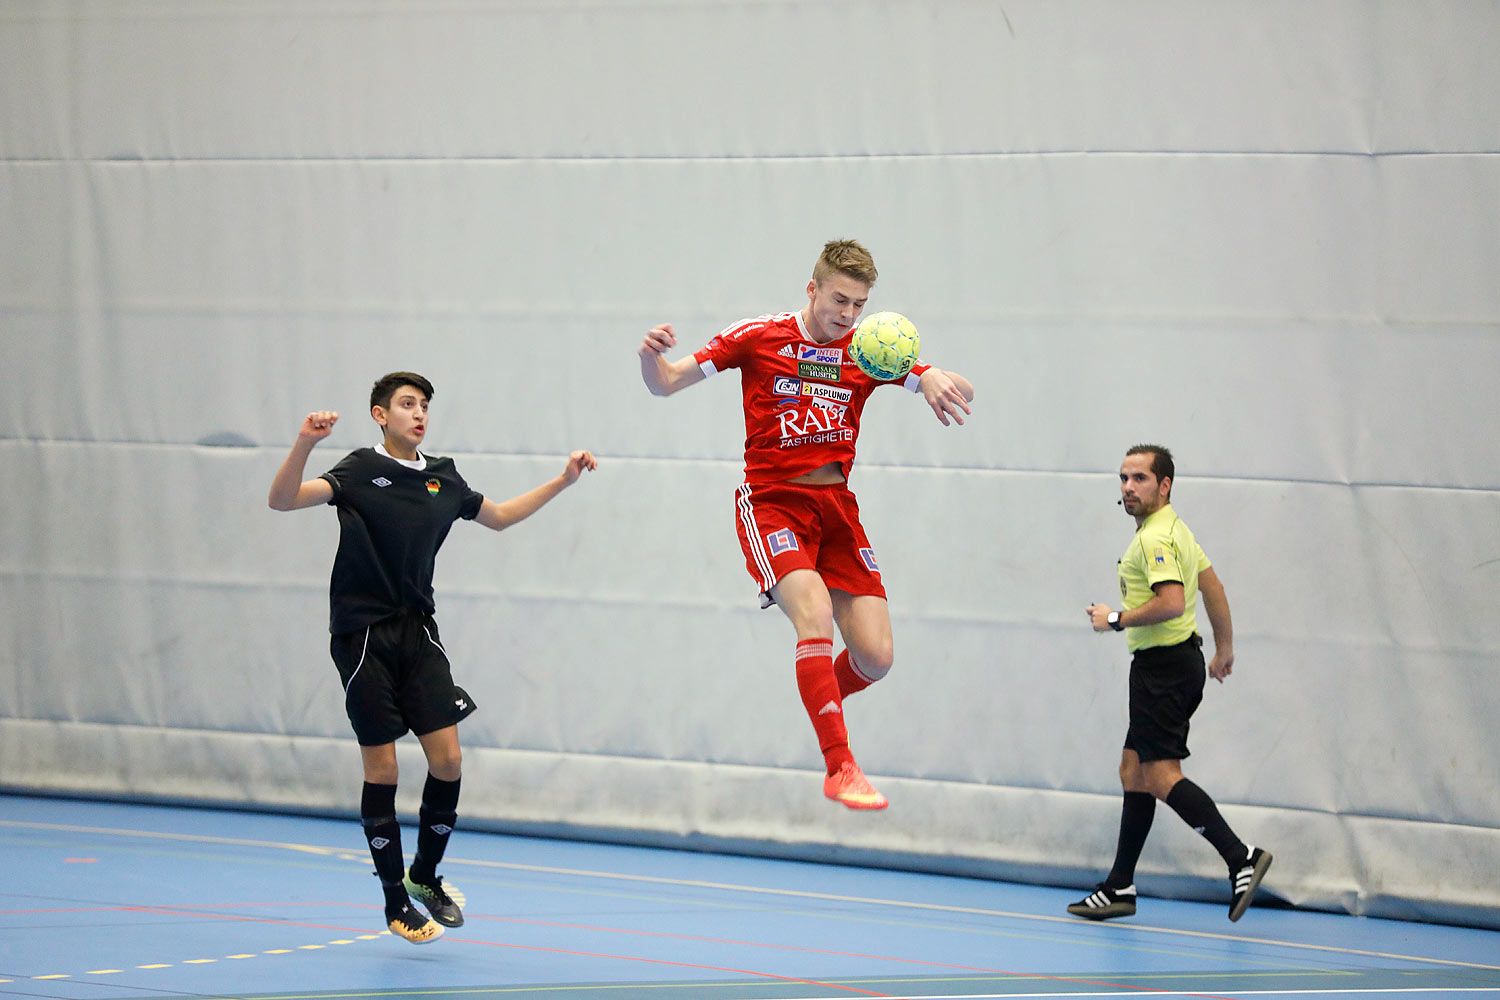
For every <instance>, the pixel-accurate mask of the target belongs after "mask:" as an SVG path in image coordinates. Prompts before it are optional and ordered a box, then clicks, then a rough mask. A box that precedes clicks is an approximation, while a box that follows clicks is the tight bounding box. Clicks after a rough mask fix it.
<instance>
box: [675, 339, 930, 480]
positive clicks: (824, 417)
mask: <svg viewBox="0 0 1500 1000" xmlns="http://www.w3.org/2000/svg"><path fill="white" fill-rule="evenodd" d="M851 334H852V331H851V332H850V333H848V334H845V335H844V336H842V337H840V338H839V339H838V340H835V341H832V342H831V343H827V344H819V343H817V342H816V341H814V340H813V339H812V338H811V337H810V336H808V334H807V329H806V327H804V326H803V325H802V314H801V313H780V314H778V315H775V316H760V317H758V318H756V319H747V320H742V321H741V322H739V323H736V324H735V325H733V326H731V327H729V328H728V329H727V330H725V331H724V332H723V333H721V334H719V335H718V336H717V337H715V338H714V339H713V340H710V341H709V342H708V345H707V346H706V347H704V348H703V349H702V350H700V351H696V352H694V354H693V360H694V361H696V362H698V367H699V368H701V369H703V374H704V375H716V374H718V373H719V372H721V371H724V370H725V369H726V368H738V369H739V370H740V392H741V394H742V395H743V396H744V402H745V482H747V483H774V482H781V481H783V480H787V479H791V478H792V477H793V476H800V475H801V474H802V473H804V472H811V471H812V470H813V469H816V468H818V467H820V466H823V465H827V464H828V463H829V462H837V463H839V467H840V468H841V469H842V470H843V473H844V478H845V479H846V480H847V479H848V478H849V467H850V466H851V465H853V464H854V443H855V440H856V439H857V438H858V437H859V416H860V414H861V413H862V412H863V411H864V408H865V400H867V399H869V398H870V393H872V392H874V391H875V390H876V389H877V388H879V387H880V386H882V385H902V386H904V387H905V388H907V389H909V390H910V391H912V392H916V391H918V388H919V380H920V378H921V375H922V373H923V372H925V371H926V370H927V369H928V368H929V367H930V366H928V365H924V364H922V363H921V362H920V361H919V362H917V364H916V365H915V366H914V367H913V368H912V370H911V371H910V372H909V373H908V374H907V375H906V377H905V378H904V379H902V380H900V381H898V382H881V381H879V380H878V379H873V378H871V377H870V376H868V375H866V374H865V373H864V372H863V371H862V370H861V369H860V367H859V365H857V364H855V363H854V361H853V359H851V358H850V357H849V352H848V348H849V338H850V336H851Z"/></svg>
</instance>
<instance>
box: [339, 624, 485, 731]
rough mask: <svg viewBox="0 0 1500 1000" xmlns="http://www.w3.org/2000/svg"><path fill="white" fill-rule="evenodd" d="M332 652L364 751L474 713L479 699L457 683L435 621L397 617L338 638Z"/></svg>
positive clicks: (453, 722)
mask: <svg viewBox="0 0 1500 1000" xmlns="http://www.w3.org/2000/svg"><path fill="white" fill-rule="evenodd" d="M329 651H330V652H331V653H332V654H333V663H334V666H336V667H338V670H339V679H340V680H342V681H343V684H344V711H345V712H347V713H348V714H349V722H350V724H351V725H353V726H354V735H355V737H356V738H357V739H358V740H359V745H360V746H364V747H375V746H381V745H383V744H386V743H394V742H395V741H396V740H398V739H400V738H401V737H402V736H404V735H405V734H406V732H407V731H408V730H410V731H411V732H413V733H415V734H416V735H418V736H426V735H427V734H428V733H432V732H436V731H437V730H439V729H443V728H446V727H447V726H451V725H454V724H455V723H457V722H458V721H459V720H460V719H464V718H467V717H468V716H469V715H470V714H471V713H472V712H473V711H474V699H472V698H470V697H469V693H468V692H467V691H465V690H464V689H463V688H461V687H459V686H458V685H457V684H454V683H453V674H452V672H451V671H450V670H449V667H448V654H447V653H446V652H444V651H443V645H442V640H441V639H440V638H439V637H438V629H437V622H435V621H433V619H432V616H431V615H424V614H401V615H394V616H392V617H390V618H385V619H382V620H380V621H378V622H376V623H375V624H373V625H371V626H369V627H368V628H366V629H365V630H364V631H362V632H346V633H343V634H341V635H335V636H333V638H332V640H331V641H330V643H329Z"/></svg>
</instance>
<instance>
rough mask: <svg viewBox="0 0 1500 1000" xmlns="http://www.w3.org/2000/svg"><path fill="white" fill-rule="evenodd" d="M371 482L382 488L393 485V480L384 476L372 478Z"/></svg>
mask: <svg viewBox="0 0 1500 1000" xmlns="http://www.w3.org/2000/svg"><path fill="white" fill-rule="evenodd" d="M370 482H372V483H374V484H375V485H376V486H379V487H382V488H384V487H386V486H389V485H391V481H390V480H389V479H387V478H385V477H384V476H376V477H375V478H374V479H372V480H370Z"/></svg>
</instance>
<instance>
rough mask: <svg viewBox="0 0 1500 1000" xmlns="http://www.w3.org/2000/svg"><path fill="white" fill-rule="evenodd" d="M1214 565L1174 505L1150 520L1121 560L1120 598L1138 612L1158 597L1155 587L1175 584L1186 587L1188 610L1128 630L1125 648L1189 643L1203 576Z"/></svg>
mask: <svg viewBox="0 0 1500 1000" xmlns="http://www.w3.org/2000/svg"><path fill="white" fill-rule="evenodd" d="M1211 565H1212V563H1210V562H1209V561H1208V556H1206V555H1204V554H1203V547H1202V546H1201V545H1199V544H1198V540H1197V539H1196V538H1194V537H1193V533H1192V532H1191V531H1190V530H1188V526H1187V524H1186V523H1185V522H1184V521H1183V520H1182V518H1180V517H1178V516H1177V512H1176V511H1174V510H1173V509H1172V505H1171V504H1166V505H1165V506H1163V507H1162V508H1161V510H1159V511H1157V512H1156V513H1155V514H1152V515H1151V516H1150V517H1148V518H1146V521H1145V523H1144V524H1142V525H1141V526H1140V528H1138V529H1137V530H1136V533H1135V538H1133V539H1131V541H1130V547H1129V548H1127V549H1126V550H1125V554H1124V555H1123V556H1121V557H1120V599H1121V601H1122V602H1123V604H1124V606H1125V608H1126V609H1127V610H1128V609H1130V608H1138V607H1140V606H1141V605H1142V604H1145V603H1146V602H1147V601H1149V600H1151V598H1152V597H1154V596H1155V595H1156V592H1155V591H1154V590H1152V589H1151V588H1152V587H1153V586H1154V585H1155V584H1158V583H1169V582H1176V583H1180V584H1182V600H1183V611H1182V614H1180V615H1178V616H1177V617H1176V618H1172V619H1170V620H1168V621H1164V622H1161V623H1159V624H1156V625H1142V626H1140V627H1131V628H1127V629H1126V630H1125V646H1126V648H1127V649H1129V650H1130V651H1131V652H1135V651H1136V650H1137V649H1149V648H1151V647H1153V646H1175V645H1177V644H1178V643H1179V642H1186V641H1187V640H1188V639H1189V638H1190V637H1191V636H1192V634H1193V633H1194V632H1196V631H1197V629H1198V614H1197V611H1198V574H1199V573H1201V572H1203V571H1204V570H1206V569H1208V567H1209V566H1211Z"/></svg>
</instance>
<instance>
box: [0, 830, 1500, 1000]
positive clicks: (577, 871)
mask: <svg viewBox="0 0 1500 1000" xmlns="http://www.w3.org/2000/svg"><path fill="white" fill-rule="evenodd" d="M7 826H9V827H24V828H27V829H35V830H59V831H66V832H70V833H93V834H99V835H103V836H125V837H146V838H151V839H159V840H185V841H195V842H198V843H205V844H231V845H236V846H243V847H276V848H281V849H283V850H289V851H301V852H305V853H310V854H318V855H324V856H328V857H338V856H339V855H343V854H347V853H348V849H347V848H334V847H315V846H312V845H308V844H288V843H281V842H277V841H269V840H241V839H237V838H233V837H214V836H209V835H206V834H190V833H158V832H156V831H152V830H119V829H111V828H107V827H94V826H68V825H65V824H60V823H24V822H18V821H14V820H0V827H7ZM444 864H447V865H450V866H451V865H473V866H475V867H478V868H500V869H505V870H507V871H523V872H536V873H539V874H546V875H569V876H573V877H576V878H597V879H612V880H615V881H621V882H642V883H648V884H652V885H671V886H679V887H683V888H692V889H716V890H721V891H724V892H743V893H752V894H758V895H765V896H784V897H788V898H793V899H819V900H824V901H827V902H833V903H859V904H863V905H866V906H886V907H893V908H901V909H908V910H928V911H934V912H938V913H966V914H971V915H974V916H981V917H1006V918H1009V919H1012V920H1029V921H1033V922H1036V923H1057V924H1069V925H1071V926H1074V927H1079V926H1082V925H1081V923H1080V921H1079V920H1078V918H1076V917H1055V916H1052V915H1050V914H1045V913H1016V912H1012V911H1010V910H989V909H985V908H983V907H977V906H951V905H948V904H946V903H917V902H912V901H910V900H902V899H879V898H874V897H869V896H844V895H839V894H837V893H831V892H810V891H807V890H804V889H770V888H766V887H765V886H758V885H737V884H734V883H730V882H704V881H700V880H698V879H681V878H667V877H666V876H663V875H630V874H626V873H624V872H600V871H590V870H588V869H583V868H556V867H552V866H550V865H523V864H518V863H516V862H513V861H475V860H470V859H465V858H455V857H451V856H449V857H447V858H445V859H444ZM1093 926H1096V927H1099V929H1100V930H1103V931H1105V932H1106V933H1118V934H1129V933H1148V934H1163V935H1172V936H1176V937H1194V938H1203V939H1206V940H1211V941H1237V942H1240V943H1242V944H1259V945H1272V946H1274V947H1279V948H1297V949H1301V950H1303V951H1322V952H1332V953H1333V954H1337V955H1361V956H1364V957H1366V958H1387V959H1394V960H1397V961H1404V962H1426V963H1428V964H1431V965H1451V966H1457V967H1459V968H1464V969H1486V970H1491V971H1500V965H1486V964H1484V963H1483V962H1462V961H1458V960H1456V959H1450V958H1429V957H1428V956H1426V955H1402V954H1399V953H1395V952H1386V951H1367V950H1365V949H1363V948H1343V947H1340V946H1338V945H1330V944H1308V943H1306V942H1303V941H1282V940H1279V939H1277V938H1260V937H1249V936H1247V935H1243V934H1223V933H1219V932H1217V931H1192V930H1183V929H1180V928H1176V927H1161V926H1158V925H1155V924H1122V923H1106V924H1103V925H1102V926H1100V925H1099V924H1097V923H1096V924H1094V925H1093ZM1455 989H1459V988H1456V987H1455ZM1461 989H1463V990H1464V991H1469V992H1481V993H1483V992H1497V991H1500V990H1497V989H1494V988H1490V987H1483V986H1474V987H1462V988H1461ZM1298 992H1307V993H1335V992H1338V991H1336V990H1306V991H1297V990H1292V991H1289V992H1288V993H1280V992H1276V991H1271V992H1265V993H1260V994H1256V995H1259V996H1287V995H1295V994H1296V993H1298ZM1350 992H1355V993H1366V992H1397V993H1399V992H1408V990H1407V989H1406V988H1402V989H1391V990H1383V991H1378V990H1360V989H1356V990H1352V991H1350ZM1409 992H1417V993H1431V992H1434V991H1433V990H1429V989H1425V988H1419V987H1411V988H1410V989H1409ZM1031 995H1033V994H1025V993H1001V994H996V996H1031ZM1035 995H1036V996H1096V995H1097V996H1114V995H1116V994H1091V993H1078V994H1066V993H1045V994H1035ZM1119 995H1122V996H1123V995H1124V994H1119ZM1161 995H1162V996H1192V995H1198V994H1187V993H1163V994H1161ZM1244 995H1246V996H1249V995H1250V994H1244ZM922 1000H942V998H931V997H928V998H922Z"/></svg>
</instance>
